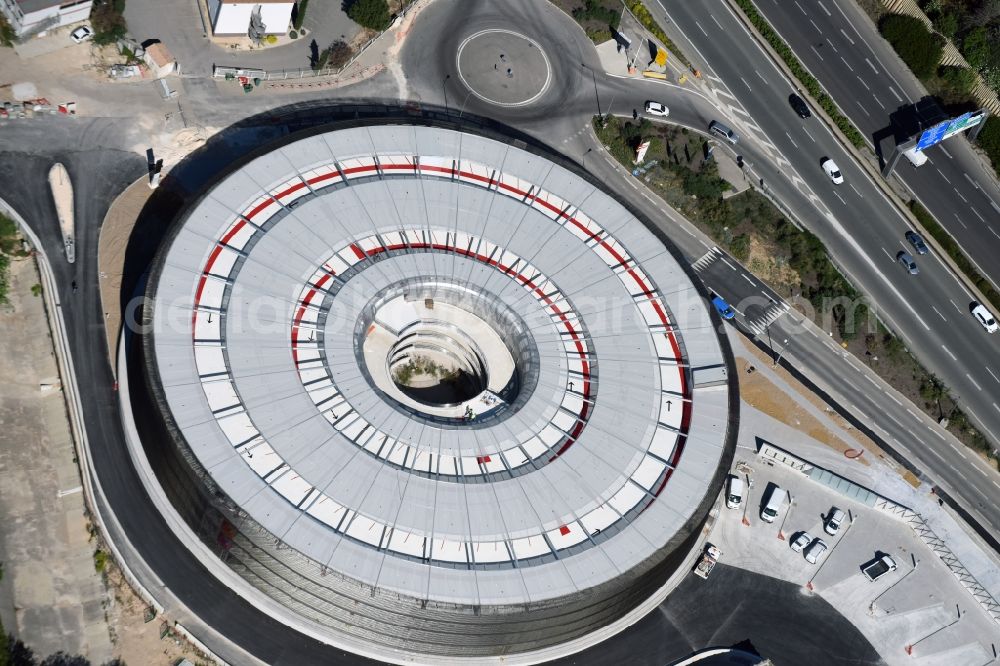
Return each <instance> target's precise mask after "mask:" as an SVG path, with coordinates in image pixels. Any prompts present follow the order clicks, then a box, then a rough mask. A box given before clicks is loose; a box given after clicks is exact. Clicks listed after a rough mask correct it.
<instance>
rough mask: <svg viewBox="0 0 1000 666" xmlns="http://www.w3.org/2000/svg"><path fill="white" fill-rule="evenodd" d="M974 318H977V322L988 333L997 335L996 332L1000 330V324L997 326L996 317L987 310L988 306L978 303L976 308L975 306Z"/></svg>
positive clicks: (973, 310) (973, 309)
mask: <svg viewBox="0 0 1000 666" xmlns="http://www.w3.org/2000/svg"><path fill="white" fill-rule="evenodd" d="M972 316H973V317H975V318H976V321H978V322H979V323H980V324H982V325H983V328H985V329H986V332H987V333H995V332H996V330H997V329H998V328H1000V324H997V319H996V317H994V316H993V313H992V312H990V311H989V310H987V309H986V306H985V305H983V304H982V303H976V304H975V306H973V308H972Z"/></svg>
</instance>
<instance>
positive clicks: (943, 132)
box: [917, 111, 985, 150]
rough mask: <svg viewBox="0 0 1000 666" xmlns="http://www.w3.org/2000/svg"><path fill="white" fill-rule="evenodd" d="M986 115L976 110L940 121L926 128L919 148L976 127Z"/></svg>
mask: <svg viewBox="0 0 1000 666" xmlns="http://www.w3.org/2000/svg"><path fill="white" fill-rule="evenodd" d="M984 117H985V114H983V112H982V111H976V112H975V113H971V112H970V113H963V114H962V115H960V116H958V117H957V118H952V119H951V120H945V121H944V122H940V123H938V124H937V125H935V126H934V127H931V128H930V129H926V130H924V132H923V134H921V135H920V139H919V140H918V141H917V150H926V149H927V148H930V147H931V146H933V145H935V144H938V143H941V142H942V141H944V140H945V139H947V138H948V137H950V136H954V135H955V134H958V133H959V132H964V131H965V130H967V129H970V128H972V127H975V126H976V125H978V124H979V123H981V122H983V118H984Z"/></svg>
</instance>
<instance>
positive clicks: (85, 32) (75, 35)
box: [69, 25, 94, 44]
mask: <svg viewBox="0 0 1000 666" xmlns="http://www.w3.org/2000/svg"><path fill="white" fill-rule="evenodd" d="M93 36H94V31H93V30H91V29H90V26H87V25H81V26H80V27H79V28H77V29H76V30H74V31H73V32H71V33H69V38H70V39H72V40H73V41H74V42H76V43H77V44H82V43H83V42H85V41H87V40H88V39H90V38H91V37H93Z"/></svg>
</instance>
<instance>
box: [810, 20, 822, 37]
mask: <svg viewBox="0 0 1000 666" xmlns="http://www.w3.org/2000/svg"><path fill="white" fill-rule="evenodd" d="M809 22H810V23H812V24H813V27H814V28H816V32H818V33H819V34H821V35H822V34H823V31H822V30H820V29H819V26H818V25H816V21H813V20H812V19H809Z"/></svg>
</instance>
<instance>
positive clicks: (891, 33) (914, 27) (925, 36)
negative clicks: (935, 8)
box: [879, 14, 944, 80]
mask: <svg viewBox="0 0 1000 666" xmlns="http://www.w3.org/2000/svg"><path fill="white" fill-rule="evenodd" d="M879 31H880V32H881V33H882V36H883V37H885V39H886V41H888V42H889V43H890V44H892V48H894V49H895V50H896V53H898V54H899V57H900V58H902V59H903V62H905V63H906V65H907V66H908V67H909V68H910V70H911V71H912V72H913V74H914V76H916V77H917V78H918V79H920V80H926V79H928V78H930V77H931V75H932V74H934V71H935V69H936V68H937V66H938V63H939V62H940V61H941V52H942V49H943V47H944V40H943V39H942V38H941V36H940V35H936V34H934V33H932V32H931V31H930V30H928V29H927V26H926V25H925V24H924V22H923V21H921V20H920V19H918V18H914V17H912V16H905V15H903V14H887V15H886V16H884V17H882V20H881V21H879Z"/></svg>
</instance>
